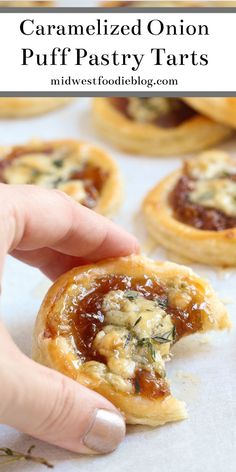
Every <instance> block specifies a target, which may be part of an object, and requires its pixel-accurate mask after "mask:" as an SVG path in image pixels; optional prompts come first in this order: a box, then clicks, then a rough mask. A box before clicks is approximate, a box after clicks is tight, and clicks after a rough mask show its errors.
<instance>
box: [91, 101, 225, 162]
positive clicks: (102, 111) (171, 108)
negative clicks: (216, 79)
mask: <svg viewBox="0 0 236 472" xmlns="http://www.w3.org/2000/svg"><path fill="white" fill-rule="evenodd" d="M93 117H94V121H95V125H96V127H97V129H98V131H99V132H100V133H101V135H102V136H104V138H105V139H107V140H109V141H110V142H111V143H112V144H114V145H115V146H116V147H118V148H119V149H122V150H123V151H126V152H130V153H134V154H144V155H149V156H168V155H173V154H184V153H190V152H195V151H199V150H203V149H206V148H208V147H210V146H212V145H214V144H216V143H218V142H220V141H222V140H223V139H225V138H227V137H228V136H230V135H231V133H232V131H231V128H229V127H227V126H223V125H220V124H218V123H215V122H213V121H212V120H209V119H208V118H206V117H204V116H203V115H200V114H199V113H196V112H195V111H194V110H193V109H192V108H190V107H189V106H186V104H185V103H184V102H183V101H182V100H180V99H177V98H166V97H151V98H141V97H130V98H122V97H117V98H96V99H94V102H93Z"/></svg>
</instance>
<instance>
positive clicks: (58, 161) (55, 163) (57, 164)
mask: <svg viewBox="0 0 236 472" xmlns="http://www.w3.org/2000/svg"><path fill="white" fill-rule="evenodd" d="M53 165H54V166H55V167H58V169H60V168H61V167H63V160H62V159H56V160H55V161H53Z"/></svg>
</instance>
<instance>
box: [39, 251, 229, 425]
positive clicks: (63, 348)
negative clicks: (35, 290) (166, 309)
mask: <svg viewBox="0 0 236 472" xmlns="http://www.w3.org/2000/svg"><path fill="white" fill-rule="evenodd" d="M110 274H112V275H114V274H116V275H117V274H121V275H124V274H126V276H130V277H136V278H139V277H143V275H144V274H146V276H147V277H150V278H153V277H154V276H157V277H158V279H160V280H161V282H162V283H164V284H166V285H168V286H172V283H173V281H176V280H177V279H178V280H179V281H180V280H184V281H185V282H186V284H188V283H189V284H190V285H191V284H193V285H194V286H195V288H196V291H197V293H198V294H201V297H202V298H201V300H204V302H203V303H204V307H207V308H206V309H204V310H203V311H202V313H201V323H202V327H201V330H202V331H207V330H210V329H225V328H229V327H230V321H229V318H228V315H227V312H226V309H225V307H224V306H223V304H222V303H221V302H220V300H219V299H218V297H217V295H216V294H215V293H214V291H213V290H212V288H211V287H210V286H209V284H208V282H206V281H205V280H202V279H200V278H199V277H197V276H196V275H195V274H194V273H193V272H192V270H191V269H189V268H187V267H184V266H178V265H176V264H173V263H170V262H154V261H152V260H149V259H147V258H145V257H142V256H130V257H124V258H119V259H111V260H107V261H103V262H100V263H97V264H95V265H90V266H84V267H80V268H75V269H73V270H71V271H70V272H68V273H66V274H64V275H62V276H61V277H60V278H59V279H58V280H57V281H56V282H55V283H54V285H53V286H52V287H51V288H50V290H49V292H48V293H47V295H46V297H45V299H44V301H43V304H42V306H41V308H40V311H39V314H38V317H37V321H36V325H35V330H34V338H33V358H34V359H35V360H36V361H37V362H39V363H41V364H44V365H46V366H48V367H51V368H53V369H56V370H58V371H60V372H62V373H63V374H65V375H67V376H69V377H71V378H72V379H74V380H76V381H78V382H80V383H82V384H83V385H85V386H86V387H89V388H91V389H92V390H95V391H97V392H98V393H100V394H101V395H104V396H105V397H106V398H108V399H109V400H110V401H111V402H113V403H114V404H115V405H116V406H117V407H118V408H119V409H120V410H121V411H122V412H123V413H124V414H125V417H126V421H127V423H133V424H146V425H150V426H157V425H162V424H164V423H166V422H170V421H176V420H181V419H184V418H186V410H185V405H184V403H183V402H181V401H179V400H177V399H175V398H174V397H173V396H172V395H171V394H169V395H168V396H165V397H164V398H155V399H153V398H148V397H143V396H141V395H139V394H133V393H129V394H127V393H124V392H121V391H119V390H117V389H116V388H115V387H114V386H112V385H111V384H110V383H109V382H108V381H107V380H105V379H104V378H103V377H102V376H100V375H99V372H98V374H97V375H94V372H93V373H92V371H89V370H86V369H84V366H85V365H86V364H83V363H82V364H81V362H80V355H79V353H78V352H77V351H76V348H75V342H74V339H73V337H72V336H71V333H68V331H67V329H68V327H69V318H70V315H69V316H68V313H67V314H66V313H65V310H64V307H65V304H68V300H69V298H70V297H73V300H74V302H73V303H75V297H76V294H77V296H78V294H79V293H82V292H81V290H83V291H84V290H85V289H87V290H89V289H91V287H92V286H93V284H94V283H95V281H96V280H97V279H98V278H99V277H100V278H101V277H105V276H107V275H110ZM83 293H84V292H83ZM178 295H179V292H178ZM68 306H69V305H68ZM50 323H52V325H53V329H54V332H56V335H55V336H51V335H50V334H49V331H50ZM136 324H137V323H136ZM60 326H62V329H63V334H60V329H61V328H60ZM67 333H68V334H67ZM100 365H102V364H100Z"/></svg>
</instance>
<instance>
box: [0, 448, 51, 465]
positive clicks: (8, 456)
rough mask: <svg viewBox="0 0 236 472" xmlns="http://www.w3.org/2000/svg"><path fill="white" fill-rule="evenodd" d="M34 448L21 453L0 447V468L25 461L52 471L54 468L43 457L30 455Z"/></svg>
mask: <svg viewBox="0 0 236 472" xmlns="http://www.w3.org/2000/svg"><path fill="white" fill-rule="evenodd" d="M34 448H35V446H34V445H33V446H30V448H29V449H28V450H27V451H26V453H23V452H18V451H14V450H13V449H10V448H9V447H0V467H1V466H4V465H7V464H12V463H13V462H18V461H22V460H25V461H31V462H34V463H36V464H41V465H44V466H45V467H48V469H53V468H54V466H53V465H52V464H50V463H49V462H48V461H47V460H46V459H44V457H37V456H33V455H32V451H33V449H34ZM4 459H5V460H4Z"/></svg>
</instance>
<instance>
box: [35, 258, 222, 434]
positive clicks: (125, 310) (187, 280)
mask: <svg viewBox="0 0 236 472" xmlns="http://www.w3.org/2000/svg"><path fill="white" fill-rule="evenodd" d="M229 327H230V321H229V318H228V315H227V312H226V309H225V307H224V306H223V304H222V302H221V301H220V300H219V299H218V297H217V295H216V294H215V293H214V291H213V290H212V288H211V287H210V286H209V284H208V283H207V282H206V281H204V280H202V279H200V278H199V277H197V276H196V275H195V274H194V273H193V272H192V271H191V269H189V268H187V267H184V266H178V265H176V264H173V263H170V262H154V261H152V260H149V259H147V258H144V257H142V256H130V257H124V258H118V259H113V260H112V259H111V260H107V261H103V262H100V263H97V264H96V265H89V266H83V267H80V268H75V269H73V270H71V271H70V272H68V273H66V274H64V275H62V276H61V277H60V278H59V279H58V280H57V281H56V283H55V284H54V285H53V286H52V287H51V289H50V290H49V292H48V293H47V295H46V297H45V299H44V301H43V304H42V306H41V308H40V311H39V314H38V317H37V321H36V325H35V330H34V341H33V357H34V359H35V360H36V361H38V362H40V363H42V364H44V365H46V366H48V367H51V368H53V369H56V370H58V371H60V372H62V373H63V374H65V375H67V376H69V377H71V378H72V379H74V380H76V381H78V382H80V383H82V384H83V385H85V386H86V387H89V388H91V389H92V390H95V391H96V392H98V393H100V394H101V395H104V396H105V397H106V398H108V399H109V400H110V401H111V402H113V403H114V404H115V405H116V406H117V407H118V408H119V409H120V410H121V411H122V412H123V413H124V415H125V418H126V421H127V423H134V424H135V423H136V424H146V425H151V426H157V425H162V424H164V423H166V422H169V421H177V420H181V419H184V418H186V410H185V405H184V403H183V402H182V401H179V400H177V399H176V398H174V397H173V396H172V395H171V392H170V385H169V382H168V380H167V377H166V371H165V361H166V360H167V359H168V357H169V354H170V348H171V347H172V345H173V344H174V343H176V342H177V341H178V340H179V339H181V338H182V337H184V336H187V335H190V334H193V333H196V332H199V331H201V332H202V331H207V330H211V329H225V328H229Z"/></svg>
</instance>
